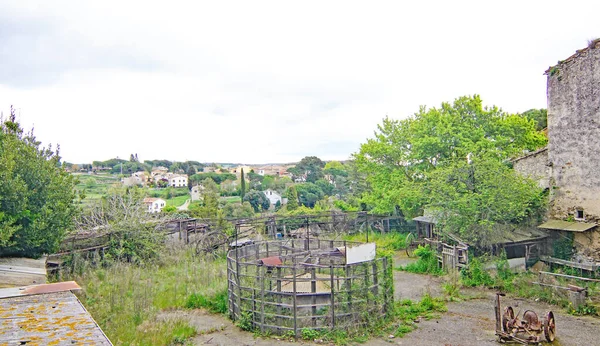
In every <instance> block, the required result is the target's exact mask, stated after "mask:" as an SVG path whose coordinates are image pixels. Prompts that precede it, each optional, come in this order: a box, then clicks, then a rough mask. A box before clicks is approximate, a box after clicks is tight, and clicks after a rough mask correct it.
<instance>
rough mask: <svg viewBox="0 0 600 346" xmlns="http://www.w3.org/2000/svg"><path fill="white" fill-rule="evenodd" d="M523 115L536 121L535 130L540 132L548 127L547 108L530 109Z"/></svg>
mask: <svg viewBox="0 0 600 346" xmlns="http://www.w3.org/2000/svg"><path fill="white" fill-rule="evenodd" d="M521 115H522V116H524V117H526V118H528V119H531V120H533V121H535V128H536V130H538V131H541V130H543V129H545V128H546V127H548V110H546V109H545V108H540V109H530V110H528V111H525V112H523V113H521Z"/></svg>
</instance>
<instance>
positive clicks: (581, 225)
mask: <svg viewBox="0 0 600 346" xmlns="http://www.w3.org/2000/svg"><path fill="white" fill-rule="evenodd" d="M596 71H600V40H594V41H592V42H590V43H589V45H588V47H586V48H584V49H581V50H578V51H577V52H576V53H575V54H574V55H572V56H570V57H569V58H567V59H566V60H563V61H560V62H559V63H558V65H556V66H552V67H550V68H549V69H548V70H547V71H546V75H547V96H548V129H547V133H548V146H547V148H544V149H541V150H538V151H537V152H534V153H530V154H528V155H526V156H524V157H522V158H518V159H516V160H515V161H514V168H515V170H517V171H518V172H520V173H522V174H524V175H526V176H529V177H532V178H534V179H535V180H537V181H538V182H539V184H540V186H542V187H547V188H548V189H549V196H550V205H549V211H548V219H549V220H548V221H547V222H545V223H543V224H542V225H540V226H539V228H541V229H546V230H550V231H551V232H552V233H554V235H553V237H554V238H555V239H557V240H558V239H561V238H564V236H565V235H567V233H569V234H572V236H573V245H574V247H575V248H576V250H577V252H578V253H579V254H580V256H581V257H580V258H584V259H586V260H588V261H592V262H593V261H597V262H600V231H599V230H598V227H597V225H598V222H599V221H600V175H599V174H598V172H599V171H600V160H599V159H598V153H599V152H600V122H599V121H598V119H599V118H600V88H598V85H600V74H598V73H596Z"/></svg>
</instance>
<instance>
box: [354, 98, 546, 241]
mask: <svg viewBox="0 0 600 346" xmlns="http://www.w3.org/2000/svg"><path fill="white" fill-rule="evenodd" d="M545 143H546V138H545V136H544V135H543V134H542V133H540V132H539V131H537V130H536V124H535V122H534V121H533V120H531V119H529V118H527V117H523V116H521V115H513V114H508V113H505V112H503V111H502V110H501V109H499V108H497V107H484V106H483V104H482V101H481V99H480V98H479V96H473V97H461V98H458V99H456V100H455V101H454V102H453V103H442V105H441V107H439V108H425V107H421V109H420V110H419V112H417V113H416V114H415V115H413V116H411V117H409V118H407V119H404V120H393V119H390V118H385V119H384V120H383V123H382V124H381V125H379V126H378V129H377V131H376V132H375V137H374V138H371V139H369V140H367V142H366V143H364V144H362V145H361V149H360V151H359V152H358V153H356V154H355V155H354V159H355V163H356V165H357V168H358V170H359V171H360V172H362V173H363V174H364V175H365V176H366V179H367V182H368V186H369V190H367V192H365V193H364V194H363V201H364V202H366V203H367V204H368V205H370V206H371V207H372V208H373V209H374V211H376V212H380V213H394V212H401V213H403V214H404V215H406V216H408V217H413V216H416V215H419V214H420V213H422V211H423V209H424V208H425V207H431V206H434V207H437V208H438V209H440V213H441V215H442V217H445V218H446V220H444V221H442V222H444V223H446V224H447V225H448V228H449V229H451V230H452V231H460V230H464V229H465V228H464V227H463V228H461V227H459V226H458V225H457V223H456V222H455V220H454V218H456V217H457V215H462V214H463V213H469V212H472V210H467V209H465V210H461V209H460V208H458V209H457V208H455V207H451V205H450V204H448V203H451V202H454V201H459V200H471V199H472V198H474V196H477V197H478V198H480V201H484V200H485V201H486V203H488V205H486V208H487V209H492V210H496V211H500V210H505V209H503V205H502V202H501V201H499V200H497V199H494V198H489V194H490V193H491V191H493V188H492V187H491V186H494V184H493V183H492V182H491V181H488V180H487V179H491V178H494V177H499V176H501V177H503V179H505V182H506V184H507V185H510V184H514V186H513V185H511V187H512V188H514V189H515V190H519V191H520V190H521V189H524V190H528V191H531V192H532V193H523V194H519V195H518V196H516V198H522V200H520V201H518V202H515V203H516V205H519V207H523V206H524V205H530V204H531V205H535V204H536V198H533V197H532V196H534V195H535V196H537V195H536V194H538V195H539V191H537V190H535V187H534V186H532V185H531V184H529V182H527V181H525V180H523V179H522V178H520V177H518V176H517V175H516V174H515V173H514V172H513V171H512V170H510V169H509V168H507V167H504V166H502V165H501V163H502V162H504V161H506V160H507V159H509V158H511V157H514V156H516V155H519V154H521V153H523V152H524V151H525V150H535V149H537V148H539V147H540V146H543V145H545ZM464 165H473V166H469V167H471V168H473V169H475V173H473V172H471V171H464V168H465V167H463V166H464ZM478 167H480V168H478ZM492 167H493V169H492ZM480 170H481V171H480ZM484 171H485V172H496V173H495V174H497V176H494V174H492V173H489V174H482V175H481V176H480V177H479V179H477V180H475V181H476V183H477V185H478V186H479V188H476V189H471V190H461V189H460V188H459V185H456V182H457V181H458V180H444V178H445V177H448V176H452V175H455V176H456V175H458V176H461V174H459V173H461V172H462V174H463V175H464V174H471V175H473V174H475V176H476V177H477V176H478V175H479V174H480V173H482V172H484ZM464 179H466V178H464V177H463V180H464ZM483 187H487V188H483ZM534 190H535V191H534ZM452 191H453V192H452ZM449 196H452V197H449ZM459 197H460V198H459ZM481 203H483V202H481ZM519 207H517V208H519ZM505 211H506V210H505ZM512 211H514V209H513V210H512ZM512 211H511V212H512ZM494 213H495V212H494ZM494 213H487V214H481V213H479V214H477V213H475V215H478V216H477V218H476V220H470V221H469V222H470V223H473V222H475V221H476V222H478V223H485V222H491V223H494V222H497V221H498V222H500V220H496V219H495V218H494V217H492V216H491V215H492V214H494ZM494 215H495V214H494ZM508 217H509V218H510V217H511V216H508ZM518 219H519V218H518V217H516V216H515V217H514V218H513V219H512V221H515V220H518ZM452 220H454V221H452ZM501 221H502V222H504V221H507V220H506V219H504V220H501ZM472 236H473V237H472V238H473V239H475V238H478V237H480V235H476V234H472Z"/></svg>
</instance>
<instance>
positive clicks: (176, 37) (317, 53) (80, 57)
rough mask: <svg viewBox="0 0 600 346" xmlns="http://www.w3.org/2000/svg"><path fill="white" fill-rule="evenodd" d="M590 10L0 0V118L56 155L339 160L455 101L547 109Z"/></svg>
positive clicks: (528, 4)
mask: <svg viewBox="0 0 600 346" xmlns="http://www.w3.org/2000/svg"><path fill="white" fill-rule="evenodd" d="M599 10H600V2H597V1H576V0H572V1H569V2H565V1H560V2H559V1H510V0H509V1H495V2H491V1H410V2H408V1H407V2H400V1H360V2H358V1H348V0H346V1H283V0H279V1H259V0H256V1H168V2H167V1H160V2H159V1H93V2H92V1H60V0H53V1H33V0H32V1H21V0H2V1H0V110H2V111H3V113H4V116H5V117H6V116H7V115H8V113H9V109H10V105H14V107H15V109H16V110H17V117H18V119H19V121H20V122H21V124H22V126H23V127H25V128H26V129H29V128H32V127H33V128H34V129H35V130H34V132H35V134H36V135H37V138H38V139H39V140H41V141H42V142H43V143H44V144H46V145H47V144H49V143H52V144H53V145H56V144H59V145H60V147H61V156H62V157H63V160H64V161H68V162H73V163H88V162H91V161H93V160H107V159H110V158H115V157H120V158H125V159H128V158H129V156H130V154H132V153H137V154H138V157H139V158H140V160H142V161H143V160H152V159H168V160H173V161H184V160H196V161H201V162H236V163H247V164H252V163H254V164H260V163H285V162H295V161H299V160H300V159H301V158H302V157H304V156H313V155H314V156H318V157H320V158H321V159H323V160H344V159H348V158H349V157H350V155H351V154H352V153H353V152H356V151H358V150H359V148H360V144H361V143H364V142H365V141H366V140H367V138H370V137H372V136H373V133H374V131H375V130H376V127H377V124H379V123H381V121H382V119H383V118H384V117H386V116H389V117H391V118H396V119H402V118H406V117H408V116H410V115H412V114H414V113H415V112H417V111H418V109H419V107H420V106H422V105H425V106H429V107H433V106H439V105H440V104H441V103H442V102H451V101H453V100H454V99H455V98H457V97H460V96H463V95H473V94H479V95H481V97H482V99H483V101H484V103H485V104H487V105H496V106H499V107H501V108H502V109H503V110H505V111H507V112H511V113H516V112H522V111H525V110H528V109H531V108H545V107H546V76H544V74H543V73H544V71H545V70H546V69H547V68H548V67H549V66H551V65H554V64H556V63H557V61H558V60H562V59H565V58H567V57H569V56H570V55H572V54H573V53H574V52H575V51H576V50H577V49H581V48H584V47H585V46H586V45H587V41H588V40H590V39H594V38H597V37H599V36H600V21H598V20H597V13H598V12H599Z"/></svg>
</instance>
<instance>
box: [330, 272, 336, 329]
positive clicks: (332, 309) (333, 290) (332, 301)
mask: <svg viewBox="0 0 600 346" xmlns="http://www.w3.org/2000/svg"><path fill="white" fill-rule="evenodd" d="M329 275H330V277H331V281H330V285H331V309H330V310H331V329H335V286H334V283H333V265H330V266H329Z"/></svg>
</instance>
